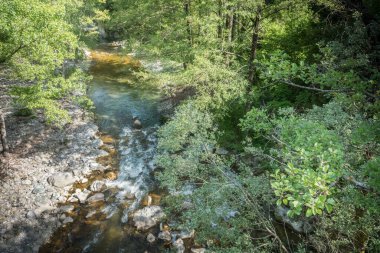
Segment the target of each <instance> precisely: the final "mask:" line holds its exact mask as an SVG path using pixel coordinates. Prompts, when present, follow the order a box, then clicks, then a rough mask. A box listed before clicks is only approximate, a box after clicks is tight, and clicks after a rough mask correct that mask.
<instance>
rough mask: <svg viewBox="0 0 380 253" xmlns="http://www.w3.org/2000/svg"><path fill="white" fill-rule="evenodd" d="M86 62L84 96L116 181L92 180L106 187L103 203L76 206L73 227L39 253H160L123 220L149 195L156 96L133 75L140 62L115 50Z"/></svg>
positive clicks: (95, 53) (99, 52)
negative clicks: (107, 143)
mask: <svg viewBox="0 0 380 253" xmlns="http://www.w3.org/2000/svg"><path fill="white" fill-rule="evenodd" d="M91 59H92V64H91V67H90V69H89V72H90V74H91V75H92V76H93V79H92V81H91V85H90V87H89V90H88V96H89V97H90V98H91V100H92V101H93V103H94V106H95V109H94V113H95V120H96V123H97V125H98V126H99V130H100V131H101V132H102V134H103V135H107V136H108V138H109V139H111V140H112V144H113V148H115V149H116V150H117V156H115V157H113V159H116V160H115V161H113V162H115V163H116V171H117V178H116V179H115V178H113V179H107V178H106V177H104V175H103V177H102V176H101V175H98V176H97V177H95V178H96V179H97V178H103V181H104V182H105V189H103V193H104V195H105V196H106V197H105V203H103V202H102V203H101V204H96V205H88V204H82V205H79V204H78V205H76V206H75V210H74V222H73V223H72V224H69V225H66V226H64V227H62V228H61V229H60V230H59V231H57V232H56V233H55V235H54V236H53V238H52V239H51V242H50V243H49V244H47V245H44V246H43V247H42V248H41V249H40V252H91V253H114V252H115V253H116V252H118V253H121V252H135V253H138V252H161V251H162V245H160V244H159V243H158V242H156V243H148V242H147V240H146V235H147V234H146V233H140V232H139V231H137V230H136V229H135V228H134V227H133V226H132V224H131V221H130V220H128V218H129V216H130V214H131V213H132V212H133V211H135V210H136V209H138V208H140V207H141V206H142V202H144V197H146V196H147V194H148V193H150V192H151V191H152V190H153V189H154V185H155V183H154V181H153V176H152V172H153V170H154V162H153V161H154V155H155V147H156V130H157V128H158V124H159V120H160V116H159V113H158V110H157V105H158V102H159V99H160V93H159V91H157V90H154V89H152V88H151V87H147V86H146V85H144V83H142V82H141V81H140V80H139V79H138V78H136V77H135V76H134V75H133V71H134V70H136V69H137V68H141V64H140V62H139V61H138V60H136V59H134V58H132V57H129V56H122V55H120V54H119V53H118V52H117V49H112V48H106V49H104V48H103V49H99V50H96V51H92V52H91ZM133 117H138V118H139V119H140V120H141V122H142V125H143V128H142V129H134V128H133V124H132V122H133ZM101 180H102V179H101ZM92 181H94V179H92V180H91V179H90V182H92ZM87 187H88V186H87ZM153 196H158V195H156V194H153ZM158 199H159V197H158ZM154 229H157V228H153V230H154Z"/></svg>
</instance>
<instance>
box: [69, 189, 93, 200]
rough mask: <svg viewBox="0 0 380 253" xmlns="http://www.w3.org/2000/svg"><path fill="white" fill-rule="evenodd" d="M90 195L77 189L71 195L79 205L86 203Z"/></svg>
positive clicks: (86, 191) (87, 191)
mask: <svg viewBox="0 0 380 253" xmlns="http://www.w3.org/2000/svg"><path fill="white" fill-rule="evenodd" d="M88 195H90V191H89V190H87V189H85V190H84V191H81V190H79V189H77V192H76V193H75V194H74V195H73V197H74V198H77V199H78V200H79V202H80V203H82V204H83V203H86V200H87V197H88Z"/></svg>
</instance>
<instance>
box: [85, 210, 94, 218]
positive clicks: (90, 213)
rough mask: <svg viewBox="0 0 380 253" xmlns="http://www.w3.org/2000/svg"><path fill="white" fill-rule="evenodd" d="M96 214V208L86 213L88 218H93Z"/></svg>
mask: <svg viewBox="0 0 380 253" xmlns="http://www.w3.org/2000/svg"><path fill="white" fill-rule="evenodd" d="M95 214H96V211H95V210H93V211H90V212H89V213H88V214H87V215H86V219H89V218H91V217H92V216H94V215H95Z"/></svg>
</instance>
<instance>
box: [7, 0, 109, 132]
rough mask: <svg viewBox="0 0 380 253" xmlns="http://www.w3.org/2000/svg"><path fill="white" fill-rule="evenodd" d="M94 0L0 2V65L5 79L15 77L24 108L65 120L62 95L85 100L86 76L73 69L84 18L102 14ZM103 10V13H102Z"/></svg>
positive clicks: (16, 92)
mask: <svg viewBox="0 0 380 253" xmlns="http://www.w3.org/2000/svg"><path fill="white" fill-rule="evenodd" d="M99 4H101V3H100V2H98V1H80V0H78V1H64V0H60V1H54V2H51V1H44V0H32V1H19V0H5V1H3V2H2V4H1V5H0V64H1V66H2V69H3V71H4V72H5V73H6V74H8V75H9V77H10V78H14V79H18V80H19V81H20V84H19V85H16V86H15V87H14V89H13V91H12V95H14V96H15V98H16V100H15V102H16V104H17V107H18V108H20V109H21V110H23V111H30V112H33V111H38V110H42V111H43V112H44V113H45V116H46V118H47V120H48V122H51V123H54V124H58V125H63V124H64V123H66V122H68V121H69V120H70V118H69V115H68V113H67V111H66V110H65V109H64V107H63V105H62V103H63V102H64V101H63V99H68V100H69V101H72V100H75V101H78V102H85V103H88V101H86V99H85V97H84V95H85V83H86V81H87V79H88V77H86V75H85V74H84V73H83V72H82V71H81V70H80V69H79V68H72V67H70V66H72V65H73V63H74V60H76V59H79V58H80V57H81V50H80V48H81V47H83V46H84V45H83V43H82V42H81V39H84V38H85V37H86V34H88V35H90V33H85V31H84V28H85V27H86V25H89V20H91V22H93V21H92V20H101V19H102V18H103V19H104V15H105V14H104V13H102V12H101V11H99V10H98V9H97V8H96V7H97V6H98V5H99ZM101 14H103V15H101Z"/></svg>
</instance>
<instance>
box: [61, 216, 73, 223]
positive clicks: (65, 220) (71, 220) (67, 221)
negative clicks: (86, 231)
mask: <svg viewBox="0 0 380 253" xmlns="http://www.w3.org/2000/svg"><path fill="white" fill-rule="evenodd" d="M72 222H74V220H73V218H71V217H66V219H64V220H63V221H62V223H63V224H67V223H72Z"/></svg>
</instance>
